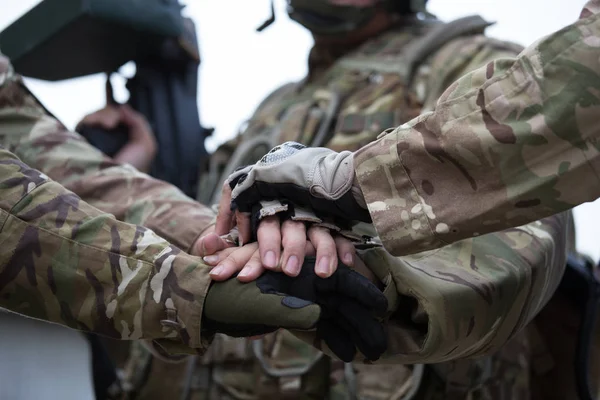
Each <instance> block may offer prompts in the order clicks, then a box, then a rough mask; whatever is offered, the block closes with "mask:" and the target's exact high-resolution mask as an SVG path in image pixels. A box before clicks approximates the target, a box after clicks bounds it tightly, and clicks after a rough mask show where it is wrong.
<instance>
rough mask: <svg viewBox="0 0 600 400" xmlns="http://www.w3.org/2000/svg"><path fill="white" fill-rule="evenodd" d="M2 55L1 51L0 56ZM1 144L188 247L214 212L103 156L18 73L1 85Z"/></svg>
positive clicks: (92, 199)
mask: <svg viewBox="0 0 600 400" xmlns="http://www.w3.org/2000/svg"><path fill="white" fill-rule="evenodd" d="M0 57H1V55H0ZM0 126H2V132H0V144H2V145H4V146H5V147H6V148H8V149H9V150H10V151H12V152H13V153H15V154H16V155H17V156H18V157H19V158H20V159H21V160H23V161H24V162H25V163H27V164H28V165H30V166H32V167H33V168H36V169H38V170H40V171H43V172H44V173H46V174H47V175H48V176H50V177H51V178H52V179H53V180H55V181H57V182H60V184H62V185H63V186H65V187H66V188H67V189H69V190H71V191H73V192H75V193H77V195H79V196H80V197H81V198H82V199H83V200H85V201H86V202H88V203H89V204H91V205H93V206H95V207H97V208H99V209H101V210H103V211H105V212H109V213H111V214H113V215H115V217H116V218H117V219H119V220H122V221H125V222H129V223H132V224H137V225H143V226H146V227H148V228H150V229H152V230H154V231H155V232H156V233H157V234H158V235H159V236H161V237H163V238H165V239H167V240H168V241H169V242H171V243H173V244H174V245H176V246H177V247H179V248H181V249H183V250H186V251H189V250H190V249H191V247H192V246H193V244H194V242H195V241H196V239H197V238H198V237H199V236H200V234H201V233H202V232H203V231H204V230H205V229H207V228H208V227H209V226H210V225H212V223H213V219H214V213H213V212H212V210H210V209H209V208H208V207H205V206H203V205H201V204H199V203H197V202H195V201H193V200H192V199H190V198H189V197H187V196H185V195H184V194H183V193H182V192H181V191H180V190H179V189H177V188H176V187H174V186H172V185H170V184H167V183H165V182H161V181H159V180H156V179H153V178H151V177H150V176H148V175H146V174H143V173H141V172H139V171H137V170H136V169H134V168H133V167H131V166H129V165H121V164H118V163H116V162H115V161H113V160H112V159H110V158H109V157H106V156H105V155H104V154H102V153H101V152H99V151H98V150H96V149H95V148H94V147H92V146H91V145H89V143H88V142H87V141H86V140H85V139H83V138H82V137H81V136H80V135H79V134H77V133H75V132H70V131H68V130H67V129H66V128H65V127H64V126H63V125H62V124H61V123H60V122H58V121H57V120H56V119H54V118H53V117H51V116H50V115H49V114H48V113H47V112H46V111H45V110H44V108H43V107H42V106H41V104H40V103H39V102H38V101H37V100H36V99H35V98H34V97H33V95H31V94H30V93H29V91H28V90H27V89H26V88H25V86H24V85H23V84H22V83H21V80H20V79H19V78H18V77H14V78H12V79H7V80H6V82H4V85H2V87H1V88H0Z"/></svg>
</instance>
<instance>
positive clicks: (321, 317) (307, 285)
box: [203, 258, 387, 362]
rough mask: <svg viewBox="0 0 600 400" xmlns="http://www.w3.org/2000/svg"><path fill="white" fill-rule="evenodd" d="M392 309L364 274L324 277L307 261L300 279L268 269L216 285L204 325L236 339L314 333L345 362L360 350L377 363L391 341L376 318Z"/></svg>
mask: <svg viewBox="0 0 600 400" xmlns="http://www.w3.org/2000/svg"><path fill="white" fill-rule="evenodd" d="M386 310H387V300H386V298H385V297H384V296H383V294H382V293H381V291H379V289H378V288H377V287H376V286H375V285H373V283H371V282H370V281H369V280H368V279H367V278H365V277H364V276H362V275H360V274H359V273H357V272H355V271H353V270H351V269H350V268H348V267H346V266H344V265H339V266H338V268H337V270H336V271H335V272H334V273H333V275H332V276H331V277H329V278H326V279H323V278H320V277H318V276H317V275H316V274H315V273H314V258H307V259H306V260H305V263H304V265H303V268H302V270H301V272H300V274H299V275H298V276H297V277H295V278H292V277H289V276H287V275H285V274H282V273H279V272H273V271H268V272H266V273H264V274H263V275H261V276H260V277H259V278H258V279H257V280H255V281H253V282H251V283H242V282H240V281H239V280H237V279H229V280H226V281H223V282H215V283H213V284H212V286H211V288H210V289H209V291H208V294H207V297H206V301H205V303H204V322H203V327H204V329H205V330H206V331H209V332H220V333H224V334H227V335H229V336H234V337H237V336H243V337H247V336H254V335H260V334H264V333H269V332H273V331H275V330H277V329H279V328H285V329H299V330H313V329H314V330H315V331H316V335H317V338H318V339H321V340H323V341H324V342H325V343H326V344H327V346H328V347H329V348H330V349H331V351H333V352H334V353H335V354H336V355H337V356H338V357H339V358H340V359H341V360H343V361H346V362H349V361H352V360H353V359H354V357H355V355H356V349H357V348H358V350H360V352H361V353H362V354H363V355H364V356H365V357H366V358H367V359H369V360H377V359H378V358H379V357H380V356H381V354H382V353H383V352H384V351H385V350H386V347H387V343H386V336H385V333H384V330H383V327H382V325H381V323H380V322H379V321H378V320H377V319H376V316H377V315H382V314H383V313H385V311H386Z"/></svg>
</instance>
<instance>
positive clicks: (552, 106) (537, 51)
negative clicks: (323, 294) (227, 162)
mask: <svg viewBox="0 0 600 400" xmlns="http://www.w3.org/2000/svg"><path fill="white" fill-rule="evenodd" d="M597 11H598V2H597V1H592V2H589V3H588V4H587V6H586V8H585V9H584V11H583V13H582V18H581V19H580V20H579V21H578V22H577V23H575V24H572V25H570V26H568V27H566V28H564V29H562V30H560V31H558V32H556V33H554V34H552V35H550V36H548V37H546V38H544V39H542V40H540V41H538V42H537V43H536V44H534V45H532V46H530V47H528V48H527V49H525V50H524V51H523V52H522V53H521V54H520V55H519V56H518V57H517V58H513V59H500V60H496V61H494V62H491V63H488V64H487V65H486V66H485V67H482V68H480V69H478V70H476V71H474V72H472V73H470V74H468V75H466V76H464V77H462V78H461V79H459V80H458V81H457V82H455V83H454V84H452V85H451V86H450V88H448V90H446V91H445V92H444V94H443V95H442V97H441V98H440V100H439V101H438V104H437V107H436V108H435V110H434V111H433V112H430V113H427V114H425V115H422V116H421V117H419V118H417V119H415V120H413V121H411V122H410V123H408V124H406V125H403V126H401V127H399V128H397V129H395V130H393V131H391V132H387V133H385V134H384V135H383V136H382V137H381V138H379V139H378V140H377V141H375V142H373V143H371V144H369V145H367V146H365V147H364V148H363V149H361V150H359V151H358V152H357V153H356V155H355V157H354V162H355V164H354V165H355V171H356V176H357V180H358V183H359V185H360V187H361V189H362V191H363V193H364V197H365V199H366V202H367V204H368V207H369V211H370V213H371V216H372V218H373V221H374V224H375V226H376V228H377V231H378V233H379V235H380V237H381V239H382V240H383V242H384V245H385V247H386V249H387V250H388V251H390V252H391V253H392V254H394V255H402V254H409V253H416V252H419V251H423V250H427V249H432V248H437V247H441V246H444V245H446V244H448V243H453V242H456V241H458V240H461V239H465V238H470V237H475V236H479V235H481V234H484V233H488V232H494V231H499V230H502V229H505V228H508V227H511V226H519V225H522V224H525V223H527V222H531V221H535V220H537V219H540V218H543V217H545V216H548V215H552V214H555V213H558V212H561V211H564V210H567V209H570V208H572V207H574V206H576V205H578V204H581V203H584V202H586V201H592V200H595V199H596V198H598V197H599V196H600V184H599V182H598V174H599V172H600V153H599V150H598V124H597V113H598V111H599V110H600V108H599V105H600V61H599V57H598V55H599V54H600V51H599V50H600V45H598V37H600V16H599V15H598V14H597Z"/></svg>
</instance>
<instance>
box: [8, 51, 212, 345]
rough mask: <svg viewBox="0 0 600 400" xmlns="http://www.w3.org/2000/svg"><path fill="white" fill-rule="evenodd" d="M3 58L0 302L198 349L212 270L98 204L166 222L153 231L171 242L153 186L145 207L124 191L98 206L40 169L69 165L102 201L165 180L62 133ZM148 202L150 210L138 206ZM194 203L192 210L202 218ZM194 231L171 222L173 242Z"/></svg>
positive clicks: (95, 328)
mask: <svg viewBox="0 0 600 400" xmlns="http://www.w3.org/2000/svg"><path fill="white" fill-rule="evenodd" d="M0 65H1V66H2V68H3V69H2V70H1V71H0V127H2V129H1V131H2V141H1V142H2V145H3V146H4V147H1V148H0V170H1V174H0V176H1V178H0V180H1V184H0V199H1V200H0V219H1V221H2V222H1V225H0V241H1V242H2V244H3V247H2V248H3V251H2V254H1V255H0V260H1V262H0V299H1V300H0V306H2V307H4V308H6V309H8V310H12V311H15V312H18V313H20V314H25V315H28V316H30V317H34V318H39V319H43V320H47V321H52V322H56V323H59V324H62V325H66V326H69V327H72V328H75V329H80V330H85V331H90V332H95V333H98V334H101V335H104V336H108V337H111V338H115V339H128V340H134V339H155V340H156V342H158V343H159V344H161V345H163V347H166V348H168V349H175V348H177V349H178V351H185V352H187V353H192V354H195V353H198V352H199V351H203V350H204V349H205V348H206V347H207V343H208V342H207V340H205V338H202V337H201V334H200V330H201V317H202V308H203V304H204V297H205V295H206V292H207V290H208V286H209V284H210V277H209V275H208V271H209V268H208V267H207V266H206V265H205V264H203V263H202V261H201V260H200V259H198V258H195V257H192V256H190V255H188V254H187V253H185V252H182V251H181V250H179V248H177V247H176V246H174V245H172V244H171V243H169V242H167V241H166V240H164V239H163V238H161V237H159V236H158V235H157V234H156V233H155V232H154V231H153V230H151V229H147V228H145V227H142V226H140V225H134V224H128V223H124V222H121V221H118V220H116V219H115V218H114V217H113V216H112V215H110V214H107V213H106V211H118V210H119V207H124V208H127V207H128V218H125V219H129V220H130V221H135V220H144V222H147V221H155V223H157V224H158V221H160V222H161V223H164V225H165V226H164V227H162V229H161V228H160V226H159V225H156V227H157V228H159V229H157V231H159V232H160V234H161V235H164V236H165V237H167V238H170V239H171V237H170V235H169V232H170V231H172V230H173V227H172V226H169V222H171V219H170V215H171V214H172V209H171V207H169V206H168V203H166V202H164V201H163V200H161V196H160V195H159V196H157V198H156V200H155V203H154V204H151V205H147V206H143V205H142V204H141V203H140V200H139V199H136V200H132V201H131V202H129V203H128V201H127V196H126V195H125V196H122V197H120V198H121V199H122V201H120V202H119V203H116V204H115V206H114V207H102V208H103V211H100V210H99V209H98V208H96V207H94V206H92V205H90V204H88V203H86V202H85V201H84V200H82V199H81V198H80V197H79V196H77V195H76V194H74V193H73V192H71V191H69V190H67V189H65V188H64V187H63V186H61V185H59V184H58V183H57V182H55V181H53V180H52V179H50V178H49V177H48V174H50V175H51V176H52V175H56V174H57V171H66V170H68V171H69V174H70V180H68V179H61V181H62V182H65V183H66V184H67V185H69V184H70V185H71V187H72V188H73V189H74V190H77V192H78V193H80V194H82V195H83V196H85V197H87V198H89V199H92V200H96V201H94V205H98V206H99V207H101V206H102V204H100V203H99V201H98V199H102V198H105V196H106V194H107V193H109V192H111V191H114V190H122V191H123V193H124V194H126V193H128V194H129V195H130V196H131V198H133V192H134V191H135V190H136V189H139V188H140V187H142V188H144V192H145V193H146V194H147V195H151V194H152V193H151V192H152V189H154V190H156V188H157V187H159V188H160V192H161V194H163V195H164V196H168V195H169V193H170V192H173V189H172V188H170V187H168V185H164V184H162V183H158V182H153V181H152V180H150V179H149V178H148V177H146V176H143V177H142V176H141V175H140V174H138V173H136V172H135V171H132V169H130V168H126V167H121V166H118V165H116V164H114V163H112V162H110V160H108V159H106V158H105V157H103V156H101V155H100V154H99V153H98V152H97V151H95V150H94V149H93V148H92V147H91V146H90V145H88V144H86V142H85V141H83V140H82V139H81V138H79V137H78V136H77V135H76V134H74V133H70V132H68V131H66V130H65V129H64V127H62V126H61V125H60V124H59V123H58V122H57V121H56V120H54V119H53V118H51V117H50V116H48V115H47V114H46V113H45V111H44V110H43V108H42V107H41V106H40V104H39V103H37V101H36V100H35V99H34V98H33V97H32V96H31V95H30V94H29V93H28V92H27V90H26V89H25V87H24V86H23V85H22V83H21V82H20V79H19V78H18V77H17V76H14V75H13V74H12V72H11V68H10V65H9V63H8V62H7V60H6V58H5V57H3V56H2V55H1V54H0ZM6 148H9V149H10V151H9V150H7V149H6ZM15 154H17V155H19V156H21V157H22V159H23V160H24V161H25V162H22V161H21V160H20V159H19V158H18V157H17V156H15ZM32 166H35V167H38V168H39V169H43V170H44V172H46V173H41V172H39V171H38V170H36V169H33V168H32ZM85 166H87V167H88V169H87V170H86V169H85ZM91 171H93V173H95V174H96V175H95V178H96V180H95V182H96V183H95V184H93V183H92V182H89V181H87V182H80V183H79V184H76V181H77V179H78V177H82V176H83V175H84V174H85V173H86V172H88V175H87V178H86V179H89V178H90V177H91V176H92V175H93V173H90V172H91ZM103 172H106V173H103ZM57 175H58V177H59V178H62V176H61V175H60V173H58V174H57ZM138 178H139V181H136V179H138ZM112 185H114V186H115V187H114V188H113V187H112ZM113 195H114V192H113ZM182 202H183V203H186V202H187V203H191V201H189V200H183V201H182ZM161 203H162V208H161V209H159V206H160V205H161ZM187 203H186V204H187ZM152 206H155V208H156V209H150V210H147V208H152ZM175 206H177V204H176V205H175ZM175 206H173V207H175ZM201 211H202V209H197V212H196V213H192V214H191V215H190V217H191V218H194V217H196V218H198V220H199V221H200V222H203V221H205V220H207V218H206V214H202V212H201ZM116 214H118V212H116ZM149 216H153V217H154V220H153V219H152V217H149ZM186 218H187V217H186ZM205 226H206V223H204V224H203V225H201V227H205ZM199 229H200V228H199V227H190V228H189V229H182V228H181V227H178V232H177V238H180V239H179V240H176V239H175V236H173V237H172V241H173V242H174V243H177V244H178V245H181V246H184V247H189V245H190V244H191V243H192V241H193V239H194V238H195V237H196V236H197V235H198V233H199V232H198V230H199Z"/></svg>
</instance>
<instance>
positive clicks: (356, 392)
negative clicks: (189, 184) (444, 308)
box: [186, 16, 490, 400]
mask: <svg viewBox="0 0 600 400" xmlns="http://www.w3.org/2000/svg"><path fill="white" fill-rule="evenodd" d="M488 25H490V24H489V23H488V22H486V21H484V20H483V19H482V18H481V17H478V16H475V17H467V18H462V19H459V20H456V21H453V22H450V23H441V22H439V21H437V20H427V21H421V20H416V21H414V23H412V24H410V25H409V26H408V27H407V26H406V25H403V26H402V27H401V28H400V30H392V31H390V32H387V33H385V34H383V35H381V36H380V37H378V38H376V39H374V40H371V41H369V42H368V43H366V44H365V45H363V46H361V47H360V48H359V49H358V50H356V51H354V52H352V53H350V54H348V55H346V56H344V57H343V58H341V59H340V60H338V61H337V62H336V63H335V64H334V65H333V67H331V68H329V69H328V70H327V71H326V72H325V73H324V74H322V75H321V76H319V77H316V78H315V79H307V80H304V81H301V82H299V83H294V84H288V85H285V86H283V87H281V88H279V89H278V90H276V91H275V92H274V93H272V94H271V95H270V96H269V97H268V98H267V99H265V100H264V101H263V102H262V103H261V105H260V106H259V107H258V110H257V112H256V113H255V115H254V116H253V117H252V119H251V120H250V121H248V123H247V126H246V127H245V129H244V131H243V133H242V134H241V135H239V136H238V137H237V138H235V139H233V140H232V141H230V142H228V143H226V144H225V145H223V146H221V148H219V150H217V152H216V153H215V154H214V155H213V158H212V159H211V162H210V167H209V170H208V171H206V172H205V174H204V175H203V177H202V180H201V183H200V185H199V186H200V190H199V193H198V198H199V200H200V201H201V202H204V203H206V204H215V203H217V202H218V199H219V194H220V184H221V183H222V182H223V181H224V179H225V178H226V177H227V176H228V175H229V174H230V173H231V172H233V171H234V170H235V169H236V168H237V167H239V166H241V165H248V164H252V163H254V162H256V161H257V160H259V159H260V158H261V157H262V156H263V155H264V154H265V153H267V152H268V151H269V150H270V149H271V148H273V147H274V146H276V145H277V144H280V143H283V142H285V141H297V142H300V143H303V144H305V145H309V146H313V147H321V146H323V147H328V148H331V149H333V150H336V151H342V150H350V151H354V150H357V149H359V148H360V147H362V146H364V145H366V144H367V143H369V142H371V141H373V140H375V139H376V137H377V136H378V135H379V134H380V133H381V132H382V131H384V130H386V129H388V128H394V127H396V126H398V125H400V124H402V123H404V122H407V121H409V120H411V119H413V118H415V117H417V116H418V115H419V114H420V113H421V111H422V107H423V103H422V101H423V100H422V96H420V95H419V93H418V88H417V87H415V86H416V85H415V84H414V81H415V79H414V78H415V75H416V74H417V71H418V70H419V69H420V68H421V67H426V61H427V59H428V58H429V57H430V56H431V55H432V54H433V53H435V52H436V51H437V50H439V49H440V48H441V47H443V46H444V45H445V44H447V43H449V42H450V41H451V40H453V39H456V38H458V37H460V36H466V35H472V34H479V33H482V32H483V30H484V29H485V28H486V27H487V26H488ZM244 343H245V344H244ZM240 346H241V347H240ZM209 353H210V356H205V357H203V358H201V359H200V360H199V361H200V362H199V363H198V364H197V365H196V374H200V375H204V379H200V380H198V379H196V385H194V384H190V385H187V388H186V390H189V391H190V395H191V396H192V397H191V398H195V397H194V395H193V393H194V392H196V391H198V390H199V391H200V392H204V393H205V394H208V393H211V394H212V395H209V396H208V398H213V396H214V398H232V399H263V398H265V399H266V398H315V399H317V398H318V399H322V398H330V399H336V400H337V399H359V398H360V399H365V400H366V399H373V400H384V399H409V398H413V397H414V395H415V394H416V392H417V390H418V389H419V386H420V383H421V380H422V379H423V371H424V369H423V366H414V367H412V368H411V367H409V366H404V365H352V364H346V365H344V364H343V363H341V362H336V361H332V360H330V359H329V358H328V357H324V356H323V355H322V353H320V352H318V351H317V350H315V349H312V348H311V347H310V346H308V345H306V344H305V343H303V342H301V341H299V340H298V339H296V338H295V337H293V336H292V335H291V334H289V333H288V332H278V333H277V334H274V335H270V336H269V337H268V338H266V339H264V340H262V341H258V342H248V341H239V340H226V339H224V338H220V339H219V340H218V343H215V344H214V345H213V346H211V349H210V351H209ZM234 354H237V357H233V358H237V360H232V356H233V355H234ZM209 359H210V360H209ZM226 364H230V365H231V368H229V369H227V368H226V367H224V365H226ZM208 365H210V368H209V369H210V370H211V375H212V378H211V379H212V385H209V384H208V383H207V382H208V381H209V380H211V379H209V377H208V376H207V366H208ZM244 365H246V367H244ZM244 368H245V369H246V374H242V373H241V372H242V371H241V370H240V369H244ZM201 371H202V372H201ZM433 380H435V378H433ZM199 381H204V382H205V384H199V383H198V382H199ZM428 385H429V386H430V387H433V386H443V385H444V383H443V382H441V381H439V380H438V382H437V383H436V382H434V381H432V380H431V378H430V379H429V382H428ZM194 386H195V387H194ZM215 390H216V391H215ZM215 395H216V396H215ZM223 396H224V397H223Z"/></svg>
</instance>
